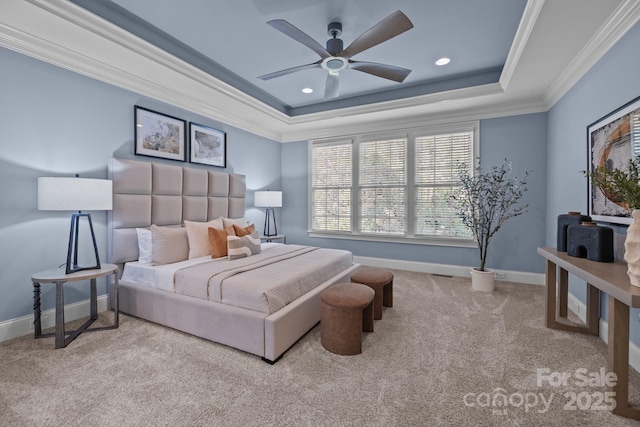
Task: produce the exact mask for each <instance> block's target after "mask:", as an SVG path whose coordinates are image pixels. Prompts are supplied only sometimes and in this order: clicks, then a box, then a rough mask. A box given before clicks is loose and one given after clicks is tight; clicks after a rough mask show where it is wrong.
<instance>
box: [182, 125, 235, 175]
mask: <svg viewBox="0 0 640 427" xmlns="http://www.w3.org/2000/svg"><path fill="white" fill-rule="evenodd" d="M189 140H190V143H189V152H190V155H189V161H190V162H191V163H199V164H202V165H210V166H216V167H219V168H226V167H227V133H226V132H223V131H221V130H218V129H214V128H211V127H208V126H203V125H199V124H197V123H193V122H190V123H189Z"/></svg>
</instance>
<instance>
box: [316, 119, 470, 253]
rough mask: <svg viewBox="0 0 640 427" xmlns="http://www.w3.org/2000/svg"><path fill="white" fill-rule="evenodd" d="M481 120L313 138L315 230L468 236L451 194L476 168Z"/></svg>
mask: <svg viewBox="0 0 640 427" xmlns="http://www.w3.org/2000/svg"><path fill="white" fill-rule="evenodd" d="M477 129H478V124H477V122H474V123H462V124H457V125H449V126H439V127H432V128H424V129H417V130H413V131H411V132H399V133H396V134H389V135H376V134H369V135H360V136H358V137H355V138H353V139H344V140H334V141H311V143H310V166H311V167H310V170H311V178H310V185H311V189H310V210H309V212H310V215H309V216H310V233H311V234H312V235H322V236H334V237H335V236H341V237H345V238H357V239H360V238H362V239H374V240H391V241H405V242H410V243H420V242H433V241H440V242H443V241H469V240H471V237H472V236H471V234H470V232H469V230H468V229H467V228H466V227H465V226H464V225H463V224H462V222H461V221H460V219H459V218H458V216H457V215H456V213H455V211H453V210H452V208H451V206H450V203H449V198H448V195H449V194H450V193H451V192H452V191H453V189H454V188H455V186H456V185H457V183H458V170H459V167H460V165H461V164H465V165H466V166H467V167H468V170H469V173H473V170H474V161H473V159H474V156H475V151H476V147H477V133H478V132H477Z"/></svg>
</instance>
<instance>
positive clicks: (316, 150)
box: [311, 141, 352, 232]
mask: <svg viewBox="0 0 640 427" xmlns="http://www.w3.org/2000/svg"><path fill="white" fill-rule="evenodd" d="M311 151H312V153H311V163H312V165H311V168H312V171H311V176H312V181H311V192H312V194H311V229H312V230H314V231H338V232H350V231H351V183H352V179H351V165H352V163H351V151H352V148H351V142H350V141H348V142H343V143H336V144H330V145H312V147H311Z"/></svg>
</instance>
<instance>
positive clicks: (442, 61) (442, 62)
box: [436, 58, 451, 67]
mask: <svg viewBox="0 0 640 427" xmlns="http://www.w3.org/2000/svg"><path fill="white" fill-rule="evenodd" d="M449 62H451V59H449V58H440V59H438V60H437V61H436V65H437V66H439V67H441V66H443V65H447V64H448V63H449Z"/></svg>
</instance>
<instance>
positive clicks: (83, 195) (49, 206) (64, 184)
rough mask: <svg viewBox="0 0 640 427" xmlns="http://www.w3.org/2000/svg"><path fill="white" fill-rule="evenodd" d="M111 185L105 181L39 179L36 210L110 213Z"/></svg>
mask: <svg viewBox="0 0 640 427" xmlns="http://www.w3.org/2000/svg"><path fill="white" fill-rule="evenodd" d="M111 209H113V183H112V182H111V181H110V180H106V179H91V178H65V177H56V178H50V177H40V178H38V210H41V211H110V210H111Z"/></svg>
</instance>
